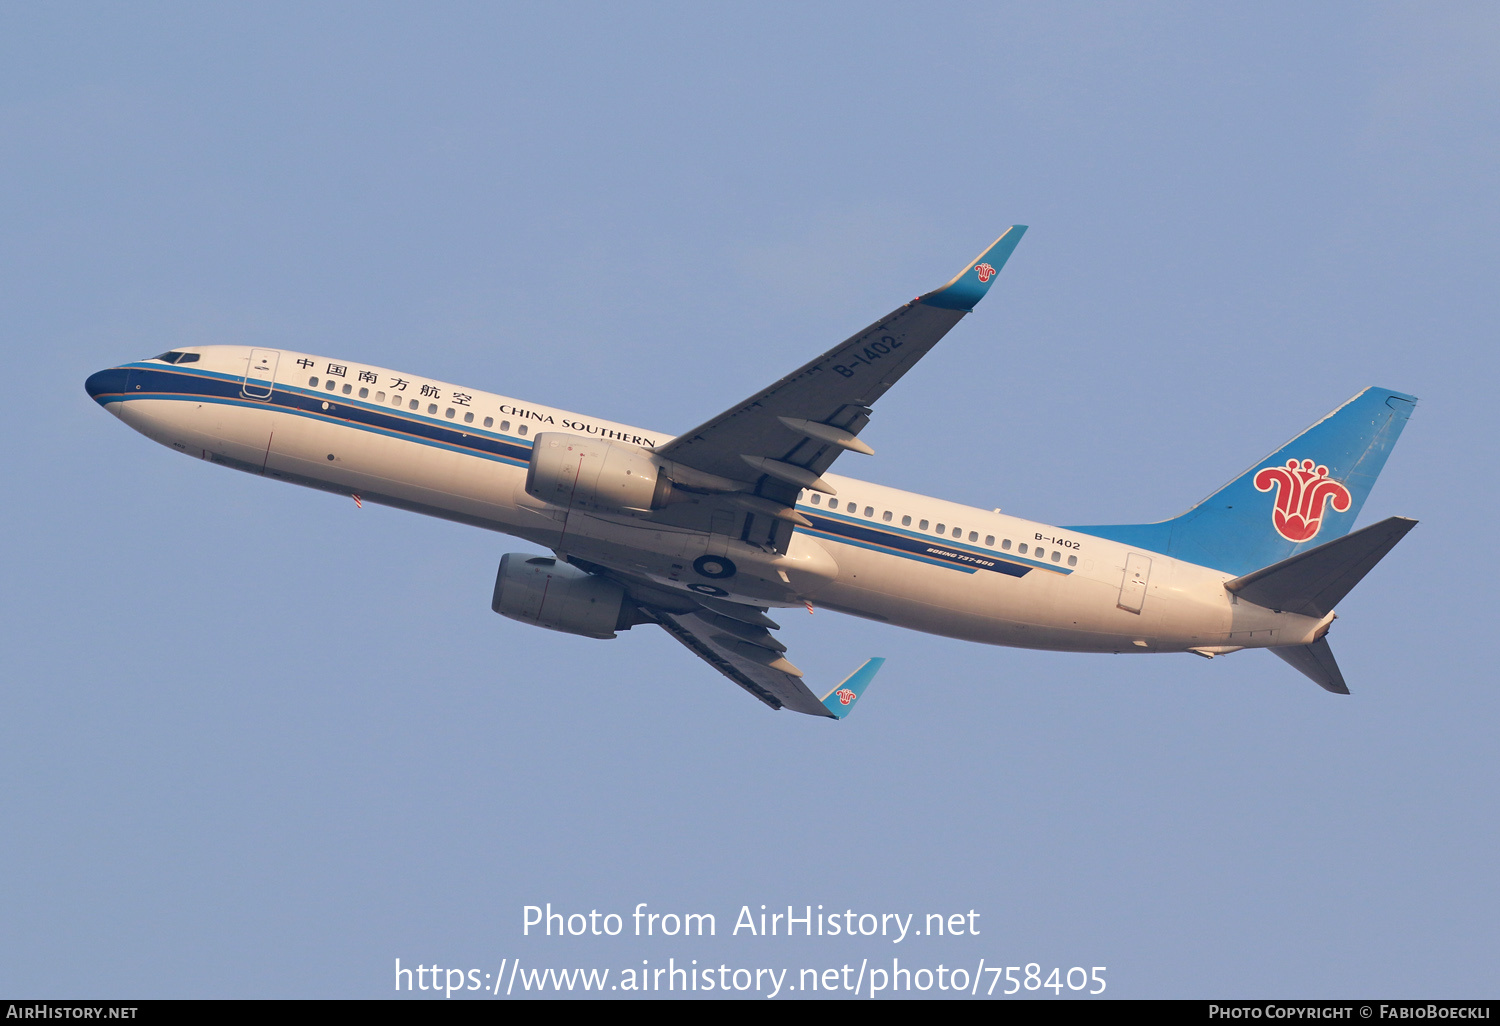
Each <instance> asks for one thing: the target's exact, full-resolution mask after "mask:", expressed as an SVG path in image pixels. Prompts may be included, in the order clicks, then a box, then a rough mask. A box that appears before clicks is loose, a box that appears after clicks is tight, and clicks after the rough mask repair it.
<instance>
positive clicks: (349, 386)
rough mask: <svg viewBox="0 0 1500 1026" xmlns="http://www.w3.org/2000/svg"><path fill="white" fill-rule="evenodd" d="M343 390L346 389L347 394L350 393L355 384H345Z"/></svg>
mask: <svg viewBox="0 0 1500 1026" xmlns="http://www.w3.org/2000/svg"><path fill="white" fill-rule="evenodd" d="M343 391H344V394H345V395H348V394H349V393H350V392H352V391H354V386H353V385H345V386H344V389H343Z"/></svg>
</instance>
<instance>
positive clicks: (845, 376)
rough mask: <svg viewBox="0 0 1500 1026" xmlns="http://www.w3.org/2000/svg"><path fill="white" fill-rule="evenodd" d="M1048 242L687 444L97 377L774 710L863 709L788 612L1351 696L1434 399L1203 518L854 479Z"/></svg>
mask: <svg viewBox="0 0 1500 1026" xmlns="http://www.w3.org/2000/svg"><path fill="white" fill-rule="evenodd" d="M1024 231H1025V227H1024V226H1021V225H1015V226H1013V227H1011V228H1010V229H1008V230H1007V231H1006V232H1005V234H1004V235H1002V236H1001V237H1000V238H999V239H998V240H996V242H995V243H994V244H993V245H991V246H990V247H989V248H988V249H987V250H985V252H984V253H982V254H981V255H980V256H979V257H978V258H977V259H975V260H974V261H973V263H971V264H970V265H969V266H968V267H966V268H965V269H964V270H963V271H962V272H960V273H959V274H958V275H957V276H956V277H954V278H953V279H952V280H951V281H949V282H948V283H947V284H946V285H944V286H943V287H942V288H939V289H936V290H934V291H932V292H929V293H926V294H925V295H922V296H919V297H918V298H917V299H914V300H912V301H911V302H910V303H907V304H905V305H903V306H901V307H898V308H897V309H896V310H894V311H892V312H891V313H890V314H888V315H887V316H885V317H883V318H881V319H880V320H879V321H877V322H875V323H874V324H872V325H870V326H869V327H868V328H866V329H864V330H863V331H861V332H858V333H857V334H855V335H854V336H853V337H851V338H849V339H848V340H847V341H845V342H843V343H841V344H840V345H838V346H835V347H834V348H833V349H831V350H829V351H828V352H826V353H824V354H823V355H821V356H819V357H817V358H816V359H814V360H812V361H811V362H809V363H808V364H806V365H805V366H803V367H800V368H798V369H797V370H795V371H793V372H792V373H791V374H789V375H787V376H786V377H784V378H782V379H781V380H779V381H777V382H776V383H774V384H772V385H771V386H769V387H768V388H765V389H763V390H761V391H760V392H757V393H756V394H754V395H752V396H751V397H749V398H748V399H746V400H745V401H744V402H742V403H740V404H738V405H736V406H734V407H732V408H731V409H729V410H727V411H725V412H724V413H721V414H719V415H718V416H716V417H714V418H712V419H710V420H708V421H706V422H704V423H703V424H701V425H699V426H697V427H695V428H693V429H692V430H689V431H686V432H684V433H682V434H680V435H677V436H675V437H673V436H669V435H666V434H663V433H661V432H658V431H654V430H650V429H644V428H637V427H631V426H628V425H625V424H618V423H614V422H610V421H605V420H600V419H598V418H594V417H588V416H584V415H580V414H575V413H570V412H567V411H564V410H558V409H554V408H551V407H548V406H543V405H540V404H538V403H535V402H531V401H526V400H521V399H517V398H514V397H510V396H503V395H497V394H493V393H489V392H483V391H480V390H478V389H474V388H466V387H461V386H455V385H451V384H448V383H446V382H440V381H433V380H430V379H427V378H423V377H421V376H418V375H413V374H405V373H397V372H394V371H389V370H386V369H384V368H381V367H373V366H368V365H365V364H361V363H357V362H353V361H350V360H348V359H345V358H342V357H340V358H330V357H325V356H316V355H313V354H308V353H296V352H289V351H286V350H281V349H271V348H255V347H245V346H201V347H189V348H183V349H178V350H173V351H171V352H167V353H163V354H162V355H161V356H158V357H154V358H152V359H149V360H141V361H137V362H134V363H127V364H123V365H121V366H118V367H113V368H110V369H109V370H104V371H100V372H99V373H97V374H94V375H93V376H92V377H90V378H89V379H88V382H87V389H88V392H89V394H90V395H91V396H93V397H94V399H95V400H96V401H97V402H99V404H100V405H102V406H104V407H105V408H106V409H108V410H109V411H110V412H112V413H114V414H115V415H116V416H118V417H119V418H120V419H121V420H123V421H125V423H127V424H129V425H130V426H131V427H133V428H135V429H136V430H138V431H140V432H141V433H142V434H144V435H146V436H148V437H150V438H152V439H154V440H156V441H158V442H161V443H162V444H164V445H167V446H170V447H172V448H174V449H177V450H179V451H181V452H184V453H187V454H189V455H193V456H197V457H201V458H203V459H205V460H208V461H210V462H214V463H220V464H223V465H225V466H229V467H234V468H237V469H240V470H244V471H248V472H250V473H253V474H258V475H262V476H265V477H271V478H276V479H279V480H283V481H289V482H293V483H296V484H302V485H308V486H310V487H313V488H319V489H324V490H327V491H333V492H339V493H344V494H348V495H352V496H354V497H355V499H356V501H357V502H359V503H361V504H362V503H364V502H377V503H383V504H385V505H389V506H395V507H398V508H401V509H407V510H412V511H415V512H419V513H427V514H430V515H433V516H439V517H444V518H446V519H449V520H456V521H460V522H463V523H467V524H472V525H474V526H477V527H484V528H489V529H491V530H496V531H501V532H504V533H506V534H511V535H514V536H517V537H519V538H523V539H525V540H526V541H528V542H530V543H532V544H534V545H536V546H539V547H540V548H542V549H544V550H547V554H542V553H512V554H509V555H506V556H505V557H504V558H503V559H502V560H501V562H500V567H499V572H498V574H497V577H496V581H495V589H494V593H493V596H492V606H493V608H494V609H495V611H496V612H499V613H501V614H503V615H505V616H509V617H512V618H514V619H517V620H520V621H523V622H525V623H529V624H534V625H537V626H541V627H548V628H552V629H554V630H559V631H565V632H568V633H572V634H578V635H583V636H587V637H593V638H613V637H615V636H616V634H617V633H618V632H619V631H621V630H626V629H629V628H631V627H634V626H637V625H641V624H649V623H654V624H658V625H660V626H661V627H662V628H664V629H665V630H666V631H668V632H669V633H670V634H672V636H673V637H675V638H677V639H678V640H679V641H680V642H682V643H683V644H684V645H685V646H687V647H688V648H689V649H691V650H692V651H693V652H695V653H696V654H697V655H698V656H700V657H701V658H702V659H704V660H705V661H706V662H708V663H709V664H711V665H712V666H713V667H714V668H715V669H717V670H718V671H719V672H721V673H722V674H724V675H725V676H726V677H728V678H730V679H731V680H733V681H734V682H735V683H737V684H739V685H740V686H741V687H743V688H744V689H745V690H747V691H748V692H750V693H751V694H753V695H755V696H756V697H757V698H759V699H760V700H761V701H763V702H765V703H766V704H767V705H770V706H771V707H773V708H783V707H785V708H789V709H793V710H795V711H798V712H804V713H810V714H813V715H820V716H828V717H835V718H842V717H843V716H844V715H846V714H847V713H848V712H849V710H850V709H851V708H852V707H853V705H854V703H855V702H856V701H857V700H858V699H859V697H860V695H861V694H863V692H864V689H865V687H866V686H867V685H868V683H869V681H870V679H871V678H872V677H873V676H874V674H875V672H876V670H877V669H879V667H880V665H881V662H882V660H880V659H878V658H875V659H870V660H868V661H866V662H865V663H864V664H863V665H861V666H860V667H859V668H858V669H857V670H855V671H854V672H853V673H852V674H850V675H849V677H847V678H846V679H845V680H843V681H840V682H839V683H838V684H836V685H833V686H832V687H826V688H820V689H818V690H817V691H816V692H815V691H814V690H812V689H811V688H809V686H808V684H807V683H806V682H805V680H804V677H803V673H802V671H801V670H799V669H798V668H797V667H796V666H795V665H794V664H793V663H792V662H791V661H790V659H789V658H788V657H787V654H786V646H785V645H784V644H783V643H782V642H781V641H779V640H778V639H777V637H776V635H775V634H774V633H773V632H774V631H775V630H776V627H777V625H776V622H775V621H774V620H772V619H771V617H770V611H771V610H772V609H775V608H778V607H801V606H804V605H806V606H809V607H811V606H814V605H816V606H821V607H824V608H827V609H832V610H837V611H841V612H846V613H851V614H854V615H856V616H864V617H870V618H873V619H877V620H880V621H883V622H886V623H890V624H894V625H897V626H902V627H909V628H912V629H915V630H921V631H927V632H931V633H934V634H942V635H947V636H950V637H955V638H963V639H966V640H970V641H979V642H984V643H987V644H995V645H1012V646H1019V647H1024V648H1038V649H1053V650H1059V651H1070V652H1192V653H1195V654H1197V655H1200V656H1206V657H1210V658H1212V657H1214V656H1219V655H1224V654H1227V653H1230V652H1235V651H1239V650H1241V649H1247V648H1264V649H1269V650H1270V651H1272V652H1274V653H1275V654H1276V655H1278V656H1281V657H1282V658H1283V659H1284V660H1286V661H1287V662H1288V663H1290V664H1291V665H1293V666H1294V667H1296V668H1297V669H1298V670H1300V671H1301V672H1302V673H1304V674H1305V675H1307V676H1308V677H1310V678H1311V679H1312V680H1314V681H1316V682H1317V683H1318V684H1320V685H1321V686H1323V687H1324V688H1325V689H1327V690H1329V691H1333V692H1337V693H1347V691H1348V689H1347V687H1346V686H1345V683H1344V679H1343V676H1342V674H1341V673H1340V671H1339V668H1338V665H1337V664H1336V663H1335V661H1334V658H1333V654H1332V651H1331V650H1330V648H1329V646H1328V642H1327V639H1326V637H1325V635H1326V634H1327V632H1328V629H1329V626H1330V625H1331V623H1332V622H1333V619H1334V606H1335V604H1336V603H1337V602H1338V601H1339V600H1340V599H1342V598H1343V596H1344V595H1346V594H1347V593H1348V592H1349V590H1350V589H1351V588H1353V587H1354V585H1355V584H1357V583H1358V582H1359V581H1360V579H1361V578H1363V577H1364V575H1365V574H1366V573H1367V572H1368V571H1369V570H1370V569H1371V568H1372V567H1373V566H1374V565H1375V563H1376V562H1378V561H1379V560H1380V558H1381V557H1383V556H1384V555H1385V554H1386V553H1387V552H1388V551H1390V549H1391V547H1392V546H1394V545H1395V544H1396V542H1397V541H1399V540H1400V539H1401V537H1402V536H1403V535H1404V534H1405V533H1406V532H1407V531H1408V530H1410V529H1411V527H1412V526H1414V524H1415V521H1413V520H1409V519H1405V518H1400V517H1391V518H1388V519H1386V520H1382V521H1380V522H1378V523H1375V524H1373V525H1370V526H1368V527H1365V528H1363V529H1361V530H1358V531H1353V532H1352V533H1351V528H1352V527H1353V525H1354V521H1355V517H1356V516H1357V515H1358V514H1359V512H1360V508H1361V507H1362V506H1363V504H1364V501H1365V498H1366V497H1367V496H1368V494H1369V492H1370V488H1371V486H1372V485H1373V484H1374V481H1375V478H1376V475H1377V474H1379V472H1380V469H1381V467H1382V466H1383V465H1384V463H1385V460H1386V457H1387V455H1388V454H1389V452H1390V450H1391V447H1392V446H1393V445H1394V444H1395V442H1396V439H1397V437H1398V436H1399V435H1400V433H1401V430H1402V428H1403V427H1404V426H1405V425H1406V421H1407V418H1408V417H1409V416H1410V414H1411V411H1412V409H1413V406H1414V404H1415V399H1414V398H1413V397H1411V396H1409V395H1404V394H1402V393H1400V392H1395V391H1392V390H1389V389H1381V388H1369V389H1366V390H1365V391H1363V392H1361V393H1360V394H1358V395H1356V396H1355V397H1353V398H1352V399H1350V400H1349V401H1348V402H1346V403H1344V404H1343V405H1342V406H1340V407H1339V408H1338V409H1336V410H1334V411H1333V412H1332V413H1330V414H1328V415H1327V416H1326V417H1324V418H1323V419H1321V420H1319V421H1318V422H1317V423H1316V424H1314V425H1313V426H1312V427H1310V428H1308V429H1307V430H1306V431H1304V432H1303V433H1302V434H1300V435H1298V436H1297V437H1296V438H1294V439H1293V440H1292V441H1290V442H1288V443H1287V444H1286V445H1284V446H1282V447H1281V448H1280V449H1278V450H1276V451H1275V452H1273V453H1271V454H1270V455H1269V456H1267V457H1266V458H1265V459H1263V460H1261V461H1259V462H1258V463H1256V464H1255V465H1254V466H1253V467H1252V468H1251V469H1250V470H1249V471H1247V472H1246V473H1244V474H1242V475H1241V476H1240V477H1238V478H1236V479H1235V480H1233V481H1231V482H1230V483H1229V484H1227V485H1225V486H1224V487H1223V488H1221V489H1219V490H1218V491H1217V492H1215V493H1214V494H1212V495H1210V496H1209V497H1208V498H1206V499H1204V500H1203V501H1202V502H1200V503H1198V504H1197V505H1196V506H1194V507H1193V508H1192V509H1190V510H1188V511H1187V512H1186V513H1183V514H1182V515H1181V516H1178V517H1175V518H1173V519H1170V520H1166V521H1162V522H1160V523H1154V524H1126V525H1108V526H1086V527H1056V526H1052V525H1048V524H1041V523H1036V522H1033V521H1028V520H1024V519H1021V518H1019V517H1013V516H1008V515H1003V514H1001V513H999V512H998V511H989V510H982V509H977V508H974V507H971V506H965V505H962V504H959V503H953V502H946V501H944V500H941V499H936V498H931V497H928V496H924V495H917V494H914V493H911V492H904V491H900V490H898V489H894V488H887V487H884V486H881V485H876V484H870V483H867V482H864V481H860V480H856V479H854V478H848V477H843V476H840V475H836V474H832V473H830V467H831V466H832V464H833V463H834V461H835V460H836V459H838V458H839V457H840V456H842V455H843V454H844V453H846V452H852V453H856V454H863V455H871V454H872V450H871V448H870V446H869V445H868V444H867V443H866V442H864V441H862V440H861V438H860V433H861V431H862V430H863V429H864V427H865V426H866V424H868V423H869V420H870V416H871V414H872V409H873V406H874V403H875V401H876V400H877V399H879V398H880V397H881V396H882V395H883V394H884V393H885V392H886V390H887V389H889V388H890V387H891V386H892V385H893V384H895V383H896V381H897V380H899V379H900V378H901V377H902V376H903V375H904V374H905V373H906V372H907V371H908V370H910V369H911V367H912V366H913V365H915V364H916V362H917V361H918V360H919V359H921V357H922V356H923V355H925V354H926V353H927V352H928V351H929V350H930V349H931V348H932V347H933V346H934V345H935V344H936V343H937V342H938V340H939V339H941V338H942V337H943V336H944V335H945V334H947V332H948V331H949V330H950V329H951V328H952V327H953V326H954V325H955V324H957V323H958V321H959V320H961V319H962V318H963V317H964V316H965V315H966V314H967V313H969V312H970V311H971V310H972V309H973V308H974V305H975V304H976V303H977V302H978V301H979V300H980V299H981V298H983V296H984V295H985V293H986V292H987V291H988V290H989V288H990V286H991V285H992V284H993V282H994V280H995V278H996V276H997V275H998V274H999V272H1000V270H1001V268H1003V267H1004V266H1005V263H1006V261H1007V259H1008V258H1009V257H1010V255H1011V253H1012V252H1013V251H1014V249H1015V247H1016V243H1017V242H1018V241H1019V240H1020V238H1021V235H1022V233H1024Z"/></svg>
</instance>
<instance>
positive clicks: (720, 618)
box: [640, 606, 885, 720]
mask: <svg viewBox="0 0 1500 1026" xmlns="http://www.w3.org/2000/svg"><path fill="white" fill-rule="evenodd" d="M640 608H641V611H642V612H643V613H645V614H646V615H647V616H649V617H650V618H651V619H653V620H655V621H656V622H657V623H659V624H660V625H661V626H662V627H663V628H664V629H665V630H666V632H667V633H668V634H670V635H672V637H674V638H676V639H677V640H678V641H680V642H682V643H683V645H685V646H687V648H689V649H691V650H692V652H693V653H694V654H695V655H697V656H698V657H699V658H700V659H702V660H703V661H704V662H706V663H708V664H709V665H710V666H712V667H713V668H714V669H716V670H718V671H719V672H720V673H722V674H723V675H724V676H726V677H728V678H729V679H730V680H732V681H734V682H735V683H736V684H738V685H739V686H740V687H742V688H744V689H745V690H746V691H748V692H750V694H752V695H754V696H755V697H756V698H758V699H760V700H761V701H762V702H764V703H766V705H769V706H770V707H771V708H772V709H790V710H792V711H793V712H800V713H807V714H808V715H809V716H825V717H828V718H829V719H840V720H841V719H843V718H844V717H845V716H847V715H848V714H849V711H850V710H851V709H852V708H853V707H854V703H855V702H856V701H857V700H858V699H859V696H860V695H862V694H863V693H864V689H865V687H866V686H867V685H868V684H869V683H870V680H871V679H872V678H873V677H874V676H875V673H876V671H877V670H879V669H880V667H881V665H882V664H883V663H884V662H885V660H884V659H881V658H879V657H876V658H873V659H868V660H866V661H865V663H864V665H862V666H861V667H860V668H859V669H857V670H855V671H854V672H853V673H851V674H850V675H849V676H848V677H846V678H844V680H843V681H841V682H840V683H839V684H837V685H835V686H834V687H832V688H830V689H829V691H828V694H827V695H825V696H823V698H821V699H820V698H818V696H817V695H815V694H813V692H812V691H811V690H809V688H808V686H807V684H806V683H804V682H803V680H802V671H801V670H799V669H797V667H795V666H793V665H792V664H791V663H790V662H789V661H788V660H787V658H786V654H785V653H786V646H785V645H783V644H782V643H781V642H780V641H778V640H777V639H776V638H775V637H774V636H772V634H771V632H770V631H768V630H766V629H765V628H764V627H759V626H756V625H753V624H748V623H745V622H743V621H741V620H738V619H735V618H732V617H728V616H724V615H723V614H721V613H716V612H714V611H713V610H711V609H706V608H705V609H699V610H697V611H696V612H692V613H669V612H667V611H665V610H662V609H655V608H652V607H649V606H642V607H640Z"/></svg>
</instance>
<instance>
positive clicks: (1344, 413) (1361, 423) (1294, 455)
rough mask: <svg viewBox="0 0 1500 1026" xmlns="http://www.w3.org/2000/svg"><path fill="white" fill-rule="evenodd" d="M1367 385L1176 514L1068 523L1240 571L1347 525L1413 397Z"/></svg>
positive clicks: (1311, 543)
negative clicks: (1149, 520)
mask: <svg viewBox="0 0 1500 1026" xmlns="http://www.w3.org/2000/svg"><path fill="white" fill-rule="evenodd" d="M1416 401H1417V400H1416V398H1415V397H1414V396H1409V395H1404V394H1402V393H1400V392H1393V391H1391V390H1390V389H1388V388H1367V389H1365V390H1364V391H1363V392H1361V393H1359V395H1357V396H1355V397H1354V398H1353V399H1350V400H1349V401H1348V402H1346V403H1345V404H1344V405H1342V406H1340V407H1339V408H1338V409H1336V410H1334V411H1333V412H1332V413H1330V414H1329V415H1328V416H1326V417H1324V418H1323V419H1322V420H1320V421H1318V422H1317V423H1316V424H1314V425H1313V426H1312V427H1310V428H1308V429H1307V430H1306V431H1304V432H1302V434H1300V435H1298V436H1297V437H1296V438H1294V439H1292V440H1291V441H1290V442H1288V443H1287V444H1286V445H1284V446H1282V447H1281V448H1280V449H1278V450H1276V451H1275V452H1273V453H1272V454H1271V455H1269V456H1267V457H1266V458H1265V459H1263V460H1260V461H1258V462H1257V463H1256V464H1255V465H1254V466H1252V467H1251V468H1250V469H1249V470H1247V471H1245V472H1244V473H1243V474H1241V475H1240V476H1239V477H1237V478H1235V479H1234V480H1233V481H1231V482H1229V484H1227V485H1225V486H1224V487H1223V488H1220V489H1219V490H1218V491H1217V492H1214V494H1212V495H1210V496H1209V497H1208V498H1206V499H1204V500H1203V501H1202V502H1200V503H1198V505H1196V506H1194V507H1193V508H1192V509H1190V510H1188V511H1187V512H1186V513H1184V514H1182V516H1180V517H1177V518H1175V519H1172V520H1164V521H1162V522H1161V523H1158V524H1117V525H1111V526H1107V527H1073V528H1069V530H1073V531H1081V532H1083V533H1085V534H1092V535H1095V536H1097V537H1100V538H1109V539H1112V540H1114V541H1118V542H1123V543H1124V544H1126V545H1132V546H1137V547H1139V548H1142V549H1148V550H1150V551H1152V552H1160V553H1163V554H1164V555H1168V556H1172V557H1173V558H1175V559H1183V560H1186V561H1188V562H1190V563H1198V564H1201V565H1203V566H1211V567H1214V568H1215V569H1218V570H1223V571H1226V572H1228V573H1232V574H1237V575H1243V574H1248V573H1250V572H1251V571H1252V570H1259V569H1260V568H1261V567H1264V566H1269V565H1271V564H1272V563H1276V562H1280V561H1281V560H1283V559H1286V558H1287V557H1288V556H1292V555H1295V554H1296V553H1298V552H1301V551H1302V550H1303V549H1310V548H1313V547H1314V546H1317V545H1321V544H1323V543H1324V542H1328V541H1332V540H1333V539H1334V538H1338V537H1341V536H1343V535H1345V534H1348V533H1349V529H1350V528H1351V527H1353V526H1354V518H1355V517H1357V516H1358V515H1359V510H1360V507H1361V506H1363V505H1364V504H1365V498H1366V497H1367V496H1368V495H1369V494H1370V488H1371V486H1373V485H1374V484H1375V478H1376V475H1378V474H1379V473H1380V469H1381V468H1382V467H1384V466H1385V459H1386V457H1387V456H1389V455H1390V452H1391V449H1392V447H1394V446H1395V444H1396V439H1397V438H1399V437H1401V429H1402V428H1404V427H1405V426H1406V420H1407V418H1408V417H1410V416H1411V411H1412V408H1413V407H1414V406H1415V405H1416Z"/></svg>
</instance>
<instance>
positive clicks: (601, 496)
mask: <svg viewBox="0 0 1500 1026" xmlns="http://www.w3.org/2000/svg"><path fill="white" fill-rule="evenodd" d="M526 491H527V493H528V494H530V495H532V496H534V497H536V498H538V499H541V500H542V501H543V502H549V503H551V504H552V505H554V506H561V507H563V508H564V509H584V510H598V511H601V512H607V513H649V512H650V511H651V510H654V509H661V508H662V507H663V506H665V505H666V504H667V503H668V502H669V501H671V500H670V497H671V493H672V483H671V481H669V480H668V479H667V475H666V474H665V473H663V467H662V464H661V462H660V461H658V459H657V458H656V456H654V455H653V454H652V453H650V452H648V451H647V450H645V449H642V448H641V447H640V446H638V445H630V444H629V443H627V442H612V441H608V440H606V439H603V438H587V437H585V436H583V435H570V434H567V433H565V432H561V431H543V432H542V433H541V434H539V435H537V436H536V438H535V440H534V441H533V442H532V446H531V462H530V464H529V465H528V466H527V468H526Z"/></svg>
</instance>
